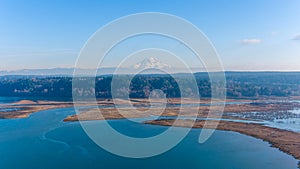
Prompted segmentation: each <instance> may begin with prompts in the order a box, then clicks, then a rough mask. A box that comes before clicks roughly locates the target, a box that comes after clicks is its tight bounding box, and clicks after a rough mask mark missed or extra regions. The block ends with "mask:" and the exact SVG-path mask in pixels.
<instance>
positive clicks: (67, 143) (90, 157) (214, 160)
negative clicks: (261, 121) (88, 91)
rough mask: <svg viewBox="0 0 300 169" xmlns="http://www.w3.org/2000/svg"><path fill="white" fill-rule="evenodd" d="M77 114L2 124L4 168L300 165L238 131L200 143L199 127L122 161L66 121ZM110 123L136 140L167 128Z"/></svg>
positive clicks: (280, 168) (267, 168) (282, 168)
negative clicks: (155, 151)
mask: <svg viewBox="0 0 300 169" xmlns="http://www.w3.org/2000/svg"><path fill="white" fill-rule="evenodd" d="M74 113H75V112H74V110H73V109H72V108H63V109H55V110H47V111H42V112H38V113H34V114H32V115H31V116H30V117H29V118H26V119H7V120H5V119H4V120H0V169H54V168H55V169H100V168H103V169H119V168H121V169H135V168H136V169H141V168H142V169H154V168H172V169H173V168H174V169H182V168H187V169H259V168H264V169H296V168H297V162H298V161H297V160H295V159H294V158H293V157H292V156H289V155H287V154H285V153H283V152H281V151H279V150H278V149H276V148H272V147H270V145H269V144H268V143H267V142H263V141H262V140H260V139H256V138H253V137H249V136H245V135H242V134H239V133H235V132H228V131H216V132H215V133H214V135H213V136H212V137H211V138H210V139H209V140H208V141H207V142H205V143H204V144H199V143H198V142H197V140H198V136H199V133H200V131H201V130H200V129H192V130H191V132H190V133H189V134H188V136H187V137H186V138H185V139H184V140H183V141H182V142H181V143H180V144H178V145H177V146H176V147H175V148H173V149H171V150H170V151H168V152H166V153H164V154H161V155H159V156H155V157H151V158H145V159H129V158H124V157H119V156H115V155H113V154H111V153H109V152H106V151H105V150H103V149H101V148H100V147H98V146H97V145H96V144H95V143H93V141H92V140H90V139H89V137H88V136H87V135H86V134H85V133H84V131H83V130H82V128H81V126H80V124H79V123H78V122H74V123H64V122H62V120H63V119H64V118H65V117H66V116H67V115H71V114H74ZM86 123H90V125H93V124H95V123H99V121H98V122H95V121H94V122H86ZM110 123H111V125H112V126H113V127H114V128H116V129H118V130H119V131H121V132H123V133H124V134H127V135H130V136H136V137H148V136H152V135H155V134H158V133H160V132H163V131H164V130H166V128H167V127H163V126H153V125H146V124H141V123H134V122H130V121H128V120H114V121H110ZM99 130H100V131H101V129H99ZM180 130H181V128H178V132H180ZM149 146H151V145H149ZM141 151H142V150H141Z"/></svg>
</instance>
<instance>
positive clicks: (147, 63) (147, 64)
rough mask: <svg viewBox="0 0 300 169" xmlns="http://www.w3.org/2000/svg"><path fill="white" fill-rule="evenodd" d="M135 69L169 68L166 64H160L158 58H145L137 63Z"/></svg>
mask: <svg viewBox="0 0 300 169" xmlns="http://www.w3.org/2000/svg"><path fill="white" fill-rule="evenodd" d="M134 68H135V69H149V68H156V69H163V68H171V66H170V65H168V64H166V63H162V62H161V61H160V60H159V59H158V58H155V57H149V58H145V59H144V60H142V61H141V62H139V63H136V64H135V65H134Z"/></svg>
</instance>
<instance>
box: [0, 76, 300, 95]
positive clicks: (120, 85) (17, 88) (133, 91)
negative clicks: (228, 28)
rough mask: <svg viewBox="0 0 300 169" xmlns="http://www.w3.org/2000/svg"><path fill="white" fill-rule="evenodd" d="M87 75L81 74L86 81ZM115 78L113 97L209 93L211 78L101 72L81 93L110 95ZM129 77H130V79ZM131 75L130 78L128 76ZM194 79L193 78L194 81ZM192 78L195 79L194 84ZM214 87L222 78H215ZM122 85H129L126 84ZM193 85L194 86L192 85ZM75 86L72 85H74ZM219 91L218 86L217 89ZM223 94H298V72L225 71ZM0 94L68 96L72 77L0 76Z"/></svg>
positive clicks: (299, 80)
mask: <svg viewBox="0 0 300 169" xmlns="http://www.w3.org/2000/svg"><path fill="white" fill-rule="evenodd" d="M89 78H90V77H81V78H80V79H81V80H82V81H83V82H84V83H89V80H88V79H89ZM113 78H116V79H115V81H117V83H116V84H117V85H116V86H114V89H115V91H116V92H115V91H114V92H115V93H114V96H115V97H124V96H126V95H128V94H129V96H130V97H131V98H145V97H149V94H150V92H151V91H152V90H154V89H160V90H162V91H163V92H164V93H165V94H166V96H167V97H185V96H188V95H195V96H197V95H196V94H195V92H199V94H200V96H201V97H210V96H211V86H212V85H211V82H210V80H209V78H208V75H207V73H195V74H193V75H189V74H175V75H172V76H171V75H159V74H155V75H154V74H153V75H136V76H134V77H132V76H131V75H118V76H112V75H105V76H97V77H95V90H94V89H92V88H91V89H85V90H84V91H83V93H81V94H83V95H93V94H95V95H96V97H97V98H111V97H112V93H111V82H112V79H113ZM131 78H132V79H131ZM130 79H131V80H130ZM128 80H130V81H128ZM194 80H196V81H194ZM193 82H196V84H197V85H196V86H195V85H191V84H195V83H193ZM215 83H220V84H215V85H214V87H216V89H215V90H218V86H222V85H221V83H223V82H221V81H220V82H215ZM126 85H129V89H128V87H126ZM195 87H196V88H195ZM75 90H76V89H75ZM220 91H221V90H220ZM226 92H227V93H226V94H227V97H232V98H243V97H260V96H300V73H299V72H226ZM0 96H17V97H47V98H69V99H70V98H72V77H68V76H61V77H56V76H1V77H0Z"/></svg>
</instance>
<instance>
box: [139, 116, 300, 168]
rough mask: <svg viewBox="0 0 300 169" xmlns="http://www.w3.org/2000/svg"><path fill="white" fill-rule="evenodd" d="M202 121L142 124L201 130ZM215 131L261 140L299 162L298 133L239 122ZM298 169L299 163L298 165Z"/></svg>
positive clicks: (156, 121) (164, 121)
mask: <svg viewBox="0 0 300 169" xmlns="http://www.w3.org/2000/svg"><path fill="white" fill-rule="evenodd" d="M204 122H205V121H203V120H196V122H195V123H194V124H193V121H191V120H180V119H179V120H177V121H176V123H175V120H174V119H163V120H151V121H146V122H144V123H145V124H151V125H161V126H177V127H192V128H203V127H204ZM207 122H208V125H206V127H205V128H208V129H211V128H213V126H214V125H215V124H216V123H217V122H216V121H206V123H207ZM217 130H225V131H234V132H238V133H241V134H245V135H248V136H252V137H255V138H259V139H262V140H264V141H267V142H269V143H270V144H271V146H272V147H276V148H278V149H279V150H281V151H282V152H285V153H287V154H289V155H292V156H293V157H294V158H295V159H297V160H300V133H296V132H292V131H287V130H281V129H276V128H272V127H267V126H263V125H260V124H253V123H241V122H229V121H220V122H219V124H218V127H217ZM298 167H299V168H300V161H299V163H298Z"/></svg>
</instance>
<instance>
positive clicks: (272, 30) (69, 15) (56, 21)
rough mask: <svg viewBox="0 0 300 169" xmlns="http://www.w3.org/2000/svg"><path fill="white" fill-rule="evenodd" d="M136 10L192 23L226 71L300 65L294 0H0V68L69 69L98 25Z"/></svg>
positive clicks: (299, 14) (298, 10)
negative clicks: (214, 49)
mask: <svg viewBox="0 0 300 169" xmlns="http://www.w3.org/2000/svg"><path fill="white" fill-rule="evenodd" d="M140 12H163V13H170V14H173V15H177V16H179V17H182V18H184V19H186V20H188V21H190V22H192V23H193V24H195V25H196V26H197V27H198V28H199V29H201V30H202V31H203V32H204V33H205V34H206V35H207V36H208V38H209V39H210V40H211V41H212V43H213V44H214V45H215V47H216V49H217V51H218V53H219V55H220V58H221V60H222V62H223V65H224V67H225V68H226V69H227V70H300V1H299V0H231V1H229V0H193V1H187V0H181V1H179V0H149V1H146V0H143V1H141V0H128V1H123V0H122V1H121V0H120V1H115V0H107V1H101V0H97V1H96V0H95V1H84V0H82V1H79V0H74V1H67V0H65V1H63V0H26V1H22V0H2V1H0V60H1V62H0V70H15V69H23V68H54V67H73V66H74V64H75V61H76V58H77V55H78V52H79V51H80V49H81V47H82V46H83V45H84V43H85V42H86V40H87V39H88V38H89V37H90V36H91V35H92V34H93V33H94V32H95V31H96V30H97V29H99V28H100V27H101V26H103V25H105V24H107V23H109V22H110V21H112V20H114V19H117V18H119V17H122V16H124V15H128V14H133V13H140Z"/></svg>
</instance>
